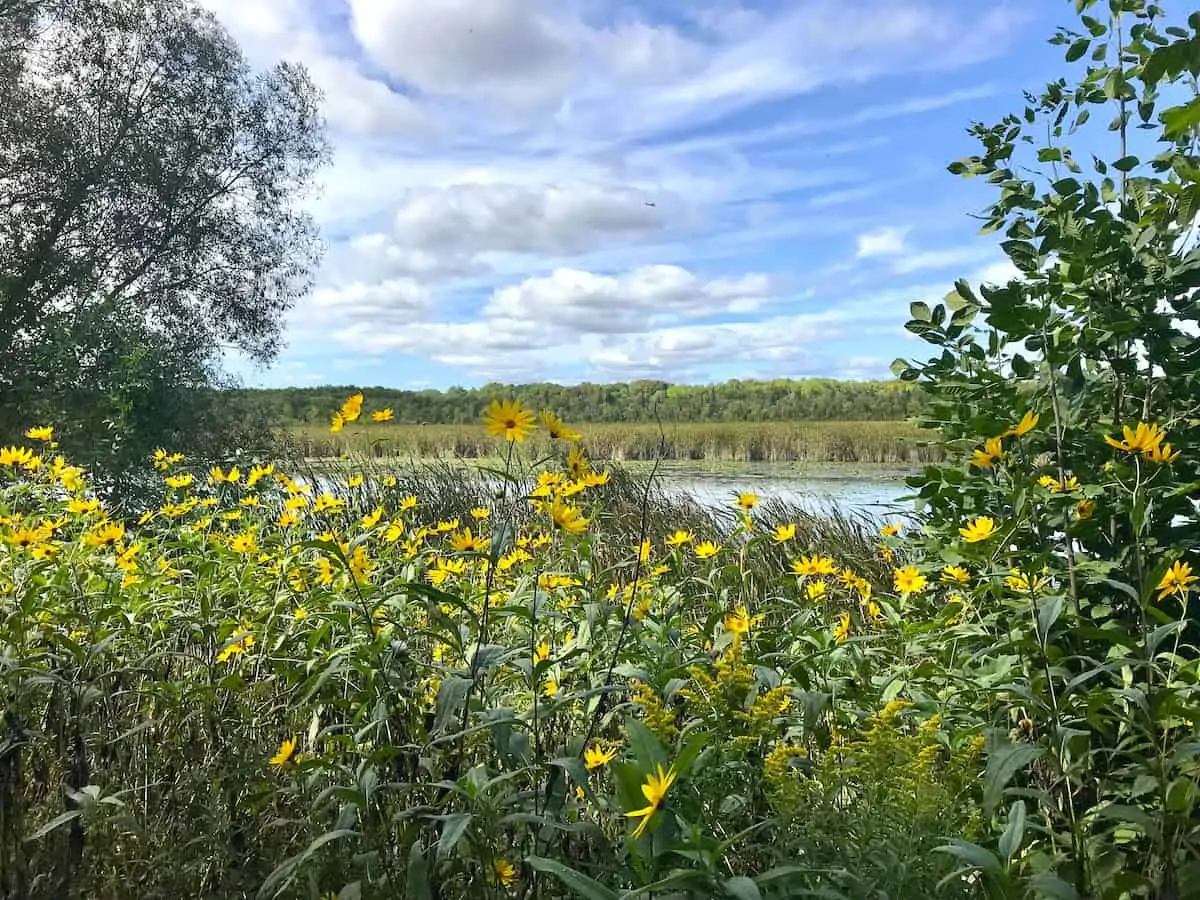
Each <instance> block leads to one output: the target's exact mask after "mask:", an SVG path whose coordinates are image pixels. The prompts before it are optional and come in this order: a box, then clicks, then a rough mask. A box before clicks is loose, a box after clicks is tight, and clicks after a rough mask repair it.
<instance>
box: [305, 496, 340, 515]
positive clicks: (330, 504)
mask: <svg viewBox="0 0 1200 900" xmlns="http://www.w3.org/2000/svg"><path fill="white" fill-rule="evenodd" d="M345 505H346V501H345V500H341V499H339V498H337V497H335V496H333V494H322V495H321V496H320V497H318V498H317V499H316V500H315V501H314V502H313V507H312V509H313V512H315V513H323V512H328V511H331V510H335V509H341V508H342V507H343V506H345Z"/></svg>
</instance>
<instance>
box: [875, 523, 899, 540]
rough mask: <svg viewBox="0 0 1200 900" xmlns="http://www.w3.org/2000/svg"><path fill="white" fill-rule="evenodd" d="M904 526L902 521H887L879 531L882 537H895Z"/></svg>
mask: <svg viewBox="0 0 1200 900" xmlns="http://www.w3.org/2000/svg"><path fill="white" fill-rule="evenodd" d="M903 527H904V523H902V522H889V523H888V524H886V525H884V526H883V527H882V528H880V529H879V533H880V534H882V535H883V536H884V537H895V536H896V535H898V534H899V533H900V529H901V528H903Z"/></svg>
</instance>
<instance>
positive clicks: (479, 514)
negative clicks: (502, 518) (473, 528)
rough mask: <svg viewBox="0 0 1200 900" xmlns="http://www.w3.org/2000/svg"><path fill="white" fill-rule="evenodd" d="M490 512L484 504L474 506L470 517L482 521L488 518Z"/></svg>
mask: <svg viewBox="0 0 1200 900" xmlns="http://www.w3.org/2000/svg"><path fill="white" fill-rule="evenodd" d="M491 514H492V511H491V510H490V509H488V508H487V507H486V506H476V507H475V508H474V509H473V510H471V518H472V519H474V520H475V521H476V522H482V521H483V520H484V519H487V518H489V517H490V516H491Z"/></svg>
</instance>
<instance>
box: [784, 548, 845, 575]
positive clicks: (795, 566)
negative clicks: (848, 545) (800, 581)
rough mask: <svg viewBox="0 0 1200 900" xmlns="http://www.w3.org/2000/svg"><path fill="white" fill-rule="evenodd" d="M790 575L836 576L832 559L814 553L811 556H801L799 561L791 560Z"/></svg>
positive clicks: (835, 566) (835, 568)
mask: <svg viewBox="0 0 1200 900" xmlns="http://www.w3.org/2000/svg"><path fill="white" fill-rule="evenodd" d="M792 574H793V575H800V576H807V575H835V574H837V565H836V564H835V563H834V561H833V558H832V557H829V556H821V555H820V554H819V553H814V554H812V555H811V556H801V557H800V558H799V559H797V560H793V561H792Z"/></svg>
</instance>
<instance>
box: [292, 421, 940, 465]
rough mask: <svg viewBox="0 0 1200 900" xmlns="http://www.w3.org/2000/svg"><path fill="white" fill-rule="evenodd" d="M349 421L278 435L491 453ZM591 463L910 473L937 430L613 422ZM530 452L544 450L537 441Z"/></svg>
mask: <svg viewBox="0 0 1200 900" xmlns="http://www.w3.org/2000/svg"><path fill="white" fill-rule="evenodd" d="M356 424H357V423H352V424H351V425H348V426H347V427H345V428H344V429H343V430H342V431H341V432H339V433H337V434H330V433H329V428H328V427H325V426H321V425H308V426H296V427H293V428H291V429H289V430H287V431H285V432H284V433H283V435H282V437H283V443H285V444H289V445H290V446H291V448H292V452H293V453H295V454H298V455H299V456H301V457H303V458H306V459H314V458H316V459H322V458H323V459H328V458H335V457H338V456H341V455H343V454H351V455H356V456H374V457H378V458H383V459H386V458H388V457H400V458H405V459H410V460H431V459H455V458H458V459H483V458H487V457H491V456H493V455H494V454H495V452H496V446H495V442H493V441H490V440H488V438H487V435H485V434H483V433H482V432H481V431H480V430H479V428H478V427H477V426H475V425H396V424H393V423H390V422H389V423H386V424H383V425H379V424H372V425H371V426H370V427H355V425H356ZM587 433H588V450H589V453H590V454H591V456H592V458H593V459H597V460H613V461H616V462H631V461H633V462H640V461H649V460H656V459H662V460H668V461H706V462H732V463H757V462H771V463H783V462H801V463H817V464H820V463H866V464H891V465H896V466H907V467H910V468H915V467H917V466H919V465H920V464H922V463H926V462H936V461H938V460H941V459H942V458H943V457H944V454H943V451H942V448H941V446H940V445H939V444H938V443H937V441H936V440H935V438H936V432H934V431H932V430H929V429H924V428H921V427H919V426H918V425H915V424H909V423H905V422H821V421H813V422H704V423H671V422H663V423H661V424H658V423H645V424H635V423H628V424H623V423H617V424H597V425H592V426H590V427H588V429H587ZM531 445H532V450H533V452H534V453H535V454H536V453H544V452H548V451H549V448H550V440H549V439H548V438H545V437H543V438H537V437H535V438H534V439H533V440H532V442H531Z"/></svg>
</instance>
